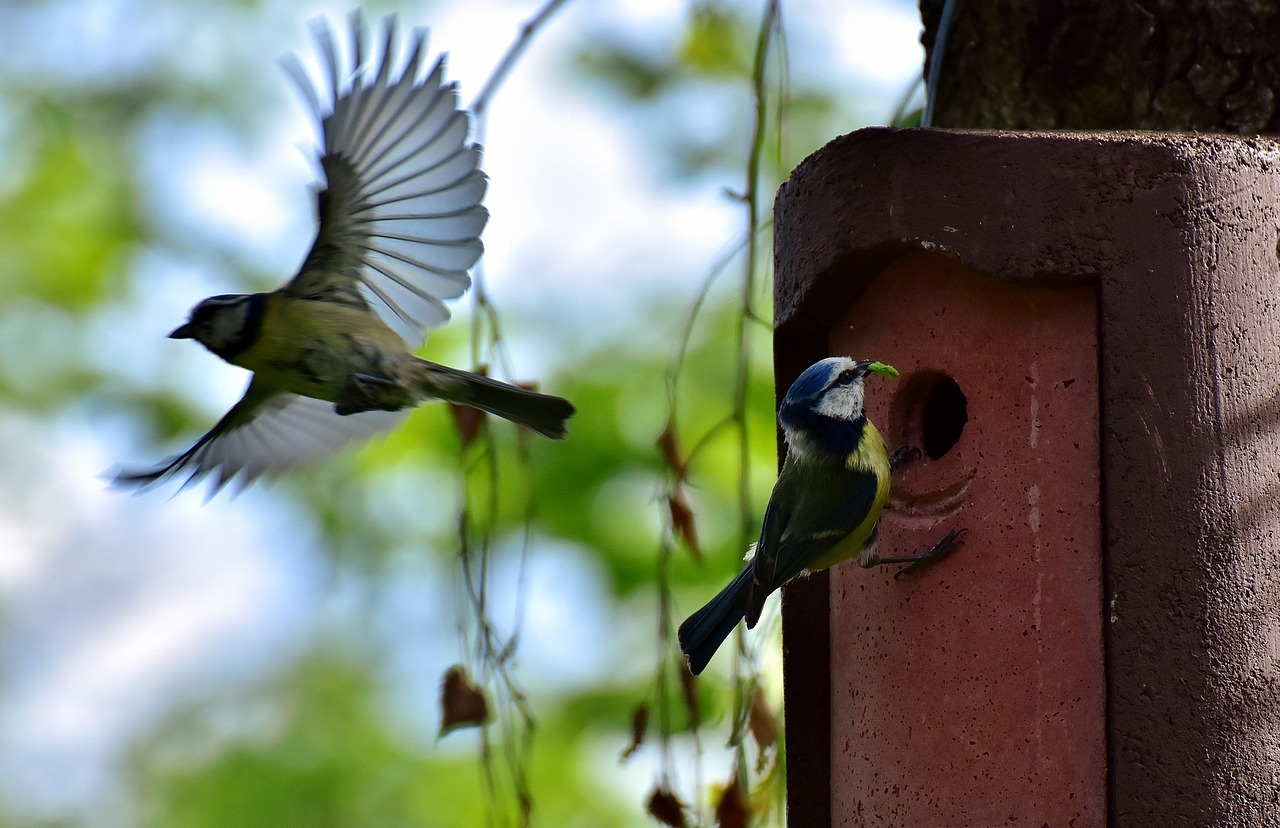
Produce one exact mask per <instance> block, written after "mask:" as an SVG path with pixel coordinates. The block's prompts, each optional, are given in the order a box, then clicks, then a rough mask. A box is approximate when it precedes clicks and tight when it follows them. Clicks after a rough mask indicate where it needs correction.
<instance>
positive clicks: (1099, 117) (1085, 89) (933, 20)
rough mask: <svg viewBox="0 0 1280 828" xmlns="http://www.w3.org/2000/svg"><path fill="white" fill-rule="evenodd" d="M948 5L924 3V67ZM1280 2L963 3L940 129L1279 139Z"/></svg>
mask: <svg viewBox="0 0 1280 828" xmlns="http://www.w3.org/2000/svg"><path fill="white" fill-rule="evenodd" d="M942 7H943V0H920V12H921V16H922V17H923V20H924V34H923V35H922V37H921V40H922V42H923V43H924V46H925V50H926V52H927V54H928V58H927V60H928V61H930V62H931V61H932V60H933V56H934V40H935V36H936V34H937V31H938V18H939V14H940V13H941V11H942ZM1277 90H1280V0H1142V2H1131V1H1130V0H1123V1H1122V2H1116V0H1017V2H1011V1H1008V0H956V5H955V11H954V13H953V15H952V21H951V32H950V35H949V37H948V38H947V42H946V45H945V48H944V51H943V57H942V74H941V77H940V78H939V82H938V95H937V99H936V108H935V112H934V126H940V127H965V128H978V129H1152V130H1176V131H1201V132H1233V133H1238V134H1243V135H1253V134H1258V133H1266V132H1280V104H1278V102H1277V99H1276V94H1277Z"/></svg>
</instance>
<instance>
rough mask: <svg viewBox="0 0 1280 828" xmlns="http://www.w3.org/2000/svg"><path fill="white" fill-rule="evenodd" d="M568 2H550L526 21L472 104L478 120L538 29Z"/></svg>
mask: <svg viewBox="0 0 1280 828" xmlns="http://www.w3.org/2000/svg"><path fill="white" fill-rule="evenodd" d="M566 2H568V0H548V2H547V4H546V5H545V6H543V7H542V8H541V9H539V10H538V12H537V14H535V15H534V16H533V17H531V18H529V19H528V20H526V21H525V23H524V25H523V26H521V27H520V34H519V35H518V36H517V37H516V39H515V42H514V43H512V44H511V46H510V47H509V48H508V49H507V51H506V54H504V55H503V56H502V59H501V60H500V61H498V65H497V67H495V68H494V70H493V72H492V73H491V74H490V75H489V79H488V80H487V81H485V82H484V86H483V87H481V88H480V94H479V95H476V97H475V100H474V101H472V102H471V111H472V112H474V113H475V115H476V117H477V118H479V117H480V116H481V115H483V114H484V111H485V109H486V107H488V105H489V100H490V99H491V98H492V97H493V96H494V95H495V94H497V91H498V89H499V88H500V87H501V86H502V83H503V81H505V80H506V79H507V75H509V74H510V73H511V69H512V67H513V66H515V65H516V61H517V60H519V59H520V55H521V54H523V53H524V50H525V49H526V48H527V47H528V45H529V43H530V42H532V41H533V36H534V35H535V34H537V32H538V29H540V28H541V27H542V26H543V24H545V23H546V22H547V19H548V18H549V17H551V15H553V14H555V13H556V11H558V10H559V8H560V7H561V6H563V5H564V4H565V3H566Z"/></svg>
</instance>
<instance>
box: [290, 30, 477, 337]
mask: <svg viewBox="0 0 1280 828" xmlns="http://www.w3.org/2000/svg"><path fill="white" fill-rule="evenodd" d="M314 33H315V38H316V43H317V46H318V47H319V51H320V57H321V62H322V65H323V73H324V75H325V76H326V83H327V87H328V89H327V90H324V91H317V89H316V88H314V87H313V86H312V85H311V83H310V82H309V80H308V74H307V72H306V71H305V70H304V69H303V68H302V66H301V65H300V64H299V63H298V61H297V59H296V58H292V59H290V60H287V61H286V62H285V68H286V70H288V71H289V73H290V74H291V75H293V77H294V79H295V80H296V81H297V83H298V86H299V87H300V88H301V89H302V91H303V94H304V95H305V96H306V98H307V100H308V102H309V103H310V105H311V107H312V109H313V110H314V112H315V114H316V117H317V118H318V119H319V120H320V123H321V129H322V132H323V134H324V147H323V149H322V151H321V155H320V165H321V167H322V168H323V170H324V175H325V189H323V190H321V191H320V192H319V193H318V201H319V219H320V228H319V231H318V232H317V234H316V240H315V243H314V245H313V246H312V248H311V252H310V253H309V254H308V255H307V258H306V261H305V262H304V263H303V265H302V268H301V270H300V271H299V273H298V275H297V276H295V277H294V279H293V280H292V281H291V282H290V283H289V284H288V285H287V286H286V287H285V292H286V293H288V294H290V295H292V296H298V297H308V298H326V299H332V300H333V301H339V302H344V303H347V304H357V303H360V302H363V303H365V304H366V306H367V307H370V308H372V309H373V310H374V311H375V312H376V313H377V314H378V315H379V316H380V317H382V319H383V320H384V321H385V322H386V323H387V324H388V325H389V326H391V328H392V329H393V330H395V331H396V333H398V334H399V335H400V336H401V337H403V338H404V340H405V342H406V343H407V344H408V346H409V347H410V348H417V347H418V346H419V345H421V344H422V342H423V341H424V340H425V339H426V332H427V330H429V329H430V328H433V327H435V326H437V325H440V324H442V323H443V322H445V321H446V320H447V319H448V318H449V311H448V309H447V308H446V307H445V305H444V300H446V299H454V298H457V297H458V296H461V295H462V294H463V293H464V292H465V291H466V289H467V288H468V287H469V286H470V285H471V278H470V277H469V276H468V275H467V269H468V268H470V267H471V266H472V265H474V264H475V263H476V260H478V259H479V258H480V254H481V253H482V252H483V249H484V248H483V246H482V245H481V243H480V232H481V231H482V230H483V229H484V226H485V222H486V221H487V220H488V217H489V214H488V211H486V210H485V208H484V207H483V206H482V205H481V199H482V198H483V197H484V192H485V187H486V186H487V181H486V179H485V176H484V173H482V172H481V171H480V169H479V165H480V148H479V147H478V146H477V145H475V144H468V143H467V132H468V129H469V126H470V123H469V122H470V119H469V117H468V115H467V113H466V112H465V111H463V110H461V109H459V108H458V94H457V89H456V84H454V83H445V82H444V57H443V56H441V57H440V58H438V59H437V60H436V62H435V63H434V65H433V66H432V67H431V70H430V71H429V72H427V73H426V74H425V75H422V73H421V68H422V66H423V53H424V51H425V48H426V32H425V31H424V30H422V29H416V30H414V32H413V33H412V34H411V35H410V37H409V43H408V50H407V52H408V55H407V57H406V58H405V60H404V64H403V66H401V67H400V68H399V69H397V68H396V64H397V61H396V60H395V56H394V51H395V49H394V47H395V40H396V36H395V18H394V17H389V18H387V20H386V22H385V25H384V27H383V32H382V38H381V47H380V48H379V49H378V51H377V54H376V56H374V57H373V58H372V59H370V60H366V59H365V55H364V48H365V47H364V26H363V23H362V22H361V18H360V16H359V15H358V14H354V15H352V18H351V45H350V47H349V48H348V50H347V54H346V56H345V59H344V57H343V56H342V55H340V54H339V51H340V50H339V47H338V44H337V42H336V40H335V37H334V35H333V33H332V31H331V30H330V29H329V27H328V26H327V25H325V24H324V23H323V22H322V21H321V22H317V23H316V24H314Z"/></svg>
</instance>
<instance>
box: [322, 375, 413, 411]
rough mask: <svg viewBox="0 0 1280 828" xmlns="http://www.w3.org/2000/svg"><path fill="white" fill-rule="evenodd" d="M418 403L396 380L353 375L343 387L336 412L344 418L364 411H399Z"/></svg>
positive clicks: (335, 408) (336, 404) (335, 407)
mask: <svg viewBox="0 0 1280 828" xmlns="http://www.w3.org/2000/svg"><path fill="white" fill-rule="evenodd" d="M415 402H417V401H416V400H415V399H414V398H413V395H412V394H410V393H409V392H408V391H406V390H405V389H404V387H403V386H401V385H400V384H399V383H397V382H396V381H395V380H391V379H387V378H386V377H379V376H375V375H373V374H360V373H356V374H352V375H351V376H350V377H348V378H347V382H346V384H345V385H343V386H342V395H341V396H339V397H338V400H337V402H336V403H335V404H334V406H333V409H334V411H336V412H338V413H339V414H341V415H342V416H344V417H345V416H347V415H348V414H359V413H360V412H362V411H399V410H400V409H402V408H405V407H407V406H411V405H413V404H414V403H415Z"/></svg>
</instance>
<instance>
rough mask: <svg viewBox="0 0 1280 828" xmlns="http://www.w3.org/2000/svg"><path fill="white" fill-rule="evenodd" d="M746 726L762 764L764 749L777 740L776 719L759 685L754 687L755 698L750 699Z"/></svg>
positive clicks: (771, 745)
mask: <svg viewBox="0 0 1280 828" xmlns="http://www.w3.org/2000/svg"><path fill="white" fill-rule="evenodd" d="M747 727H748V728H750V729H751V737H752V738H753V739H755V740H756V744H757V745H759V747H760V757H759V763H760V765H761V766H763V765H764V752H765V749H766V748H770V747H773V745H775V744H777V742H778V719H777V718H776V717H775V716H774V715H773V711H772V710H771V709H769V703H768V702H767V701H766V700H765V697H764V691H763V690H761V689H760V688H759V687H757V688H756V695H755V698H753V699H752V700H751V712H750V713H748V714H747Z"/></svg>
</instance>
